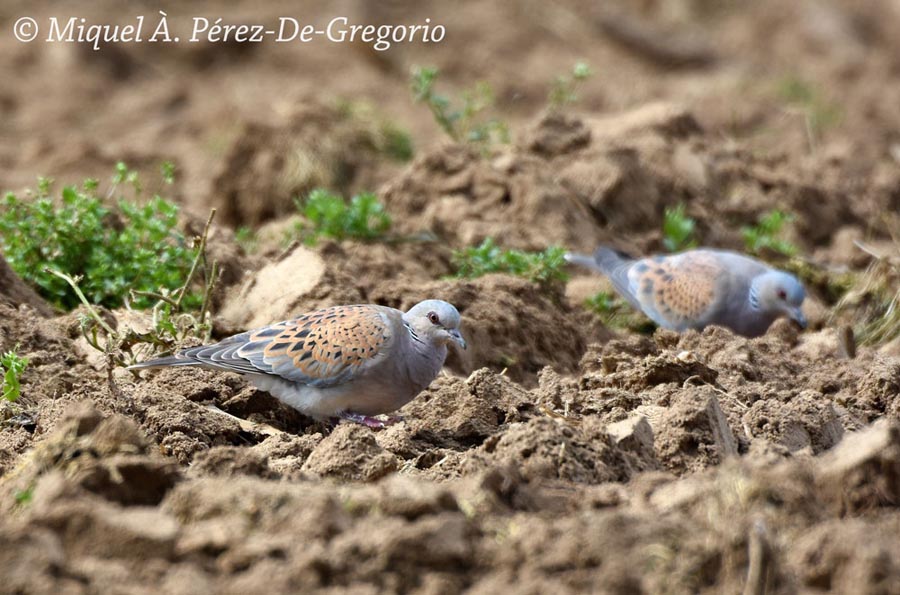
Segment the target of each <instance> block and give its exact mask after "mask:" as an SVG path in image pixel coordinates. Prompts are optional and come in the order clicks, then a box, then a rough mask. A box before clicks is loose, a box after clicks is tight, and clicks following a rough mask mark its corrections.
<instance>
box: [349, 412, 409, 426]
mask: <svg viewBox="0 0 900 595" xmlns="http://www.w3.org/2000/svg"><path fill="white" fill-rule="evenodd" d="M338 416H339V417H340V418H341V419H346V420H347V421H352V422H354V423H358V424H362V425H364V426H367V427H369V428H376V429H380V428H386V427H387V426H390V425H392V424H395V423H397V422H398V421H401V420H402V419H403V418H402V417H388V418H387V419H385V420H380V419H377V418H375V417H369V416H368V415H361V414H359V413H351V412H349V411H344V412H342V413H340V414H339V415H338Z"/></svg>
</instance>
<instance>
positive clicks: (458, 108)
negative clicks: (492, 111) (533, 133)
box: [411, 68, 509, 149]
mask: <svg viewBox="0 0 900 595" xmlns="http://www.w3.org/2000/svg"><path fill="white" fill-rule="evenodd" d="M439 74H440V73H439V71H438V69H437V68H415V69H413V73H412V79H411V87H412V93H413V98H414V100H415V101H416V103H424V104H425V105H427V106H428V109H429V110H431V114H432V116H434V120H435V122H437V124H438V126H440V127H441V129H442V130H443V131H444V132H446V133H447V135H448V136H450V138H452V139H453V140H454V141H456V142H467V143H471V144H474V145H477V146H480V147H482V148H483V149H486V148H487V147H489V146H491V145H493V144H498V143H508V142H509V127H508V126H507V125H506V123H505V122H502V121H500V120H498V119H496V118H489V117H486V116H485V113H484V112H485V111H486V110H488V109H489V108H491V107H492V106H493V105H494V92H493V90H492V89H491V86H490V85H488V84H487V83H485V82H481V83H478V84H477V85H475V87H474V88H472V89H470V90H467V91H464V92H463V93H462V94H461V95H460V97H459V98H458V99H457V100H455V101H454V100H451V99H450V98H449V97H447V96H445V95H441V94H439V93H438V92H437V91H436V90H435V85H436V83H437V79H438V76H439Z"/></svg>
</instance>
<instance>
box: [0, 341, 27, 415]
mask: <svg viewBox="0 0 900 595" xmlns="http://www.w3.org/2000/svg"><path fill="white" fill-rule="evenodd" d="M17 350H18V345H17V346H16V347H15V348H14V349H13V350H11V351H7V352H6V353H4V354H3V355H0V373H2V375H3V384H2V391H3V398H4V399H5V400H7V401H9V402H11V403H15V402H16V401H18V400H19V396H20V395H21V393H22V386H21V383H20V382H19V378H20V376H21V375H22V372H24V371H25V368H27V367H28V359H27V358H24V357H21V356H19V355H18V354H17V353H16V351H17Z"/></svg>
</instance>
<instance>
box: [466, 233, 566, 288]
mask: <svg viewBox="0 0 900 595" xmlns="http://www.w3.org/2000/svg"><path fill="white" fill-rule="evenodd" d="M565 253H566V251H565V250H564V249H563V248H561V247H559V246H551V247H549V248H547V249H545V250H543V251H541V252H523V251H521V250H504V249H502V248H500V247H499V246H497V245H496V244H495V243H494V240H493V239H491V238H486V239H485V240H484V241H483V242H482V243H481V244H480V245H479V246H475V247H468V248H464V249H463V250H456V251H454V252H453V257H452V262H453V266H454V267H455V268H456V276H457V277H461V278H467V279H474V278H475V277H481V276H482V275H487V274H489V273H507V274H510V275H515V276H517V277H524V278H525V279H528V280H529V281H531V282H532V283H537V284H538V285H543V286H548V285H553V284H554V283H564V282H565V281H566V280H567V279H568V275H567V274H566V273H565V264H566V261H565Z"/></svg>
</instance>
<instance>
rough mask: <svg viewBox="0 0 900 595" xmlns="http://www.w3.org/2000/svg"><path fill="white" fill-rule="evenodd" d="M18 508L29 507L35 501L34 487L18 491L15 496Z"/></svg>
mask: <svg viewBox="0 0 900 595" xmlns="http://www.w3.org/2000/svg"><path fill="white" fill-rule="evenodd" d="M13 499H14V500H15V501H16V506H28V505H29V504H31V501H32V500H33V499H34V485H30V486H28V487H27V488H25V489H24V490H16V491H15V493H14V494H13Z"/></svg>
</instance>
